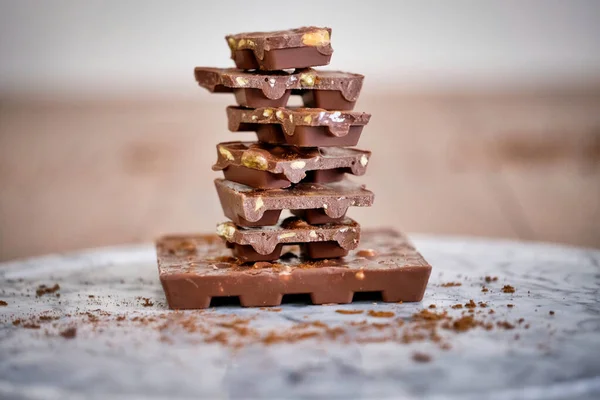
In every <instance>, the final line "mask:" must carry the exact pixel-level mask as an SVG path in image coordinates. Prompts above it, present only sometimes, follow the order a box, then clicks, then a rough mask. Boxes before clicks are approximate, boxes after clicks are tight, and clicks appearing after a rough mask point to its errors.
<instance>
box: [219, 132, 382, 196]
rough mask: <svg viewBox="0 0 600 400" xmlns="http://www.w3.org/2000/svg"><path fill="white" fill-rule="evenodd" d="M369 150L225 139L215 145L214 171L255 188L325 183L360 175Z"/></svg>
mask: <svg viewBox="0 0 600 400" xmlns="http://www.w3.org/2000/svg"><path fill="white" fill-rule="evenodd" d="M370 156H371V152H370V151H366V150H358V149H350V148H345V147H323V148H309V147H306V148H305V147H295V146H276V145H270V144H266V143H254V142H225V143H220V144H218V145H217V162H216V163H215V164H214V165H213V167H212V168H213V170H214V171H221V170H222V171H223V174H224V176H225V179H227V180H230V181H234V182H237V183H242V184H244V185H248V186H251V187H253V188H258V189H282V188H286V187H289V186H290V185H291V184H292V183H298V182H300V181H302V180H304V181H305V182H310V181H312V182H317V183H327V182H333V181H337V180H340V179H342V178H343V177H344V174H346V173H351V174H354V175H363V174H364V173H365V172H366V169H367V164H368V162H369V157H370Z"/></svg>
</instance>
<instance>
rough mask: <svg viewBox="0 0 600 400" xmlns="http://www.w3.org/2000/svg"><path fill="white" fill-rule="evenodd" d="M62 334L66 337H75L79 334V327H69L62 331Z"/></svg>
mask: <svg viewBox="0 0 600 400" xmlns="http://www.w3.org/2000/svg"><path fill="white" fill-rule="evenodd" d="M60 336H62V337H64V338H65V339H73V338H74V337H75V336H77V328H75V327H72V328H67V329H65V330H64V331H62V332H61V333H60Z"/></svg>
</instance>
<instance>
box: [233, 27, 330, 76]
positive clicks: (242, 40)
mask: <svg viewBox="0 0 600 400" xmlns="http://www.w3.org/2000/svg"><path fill="white" fill-rule="evenodd" d="M330 37H331V28H318V27H314V26H309V27H302V28H297V29H290V30H285V31H274V32H246V33H239V34H237V35H227V36H226V37H225V39H226V40H227V43H228V44H229V48H230V49H231V58H232V59H233V61H234V62H235V65H236V66H237V67H238V68H241V69H261V70H266V71H273V70H281V69H288V68H305V67H312V66H316V65H327V64H329V60H330V59H331V54H332V53H333V49H332V48H331V42H330Z"/></svg>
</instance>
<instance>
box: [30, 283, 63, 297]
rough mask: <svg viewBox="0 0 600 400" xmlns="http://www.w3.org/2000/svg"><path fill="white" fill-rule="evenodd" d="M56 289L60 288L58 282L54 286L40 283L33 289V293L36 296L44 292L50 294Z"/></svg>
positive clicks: (40, 295)
mask: <svg viewBox="0 0 600 400" xmlns="http://www.w3.org/2000/svg"><path fill="white" fill-rule="evenodd" d="M58 290H60V285H59V284H58V283H55V284H54V286H46V285H40V286H38V287H37V289H36V290H35V294H36V296H37V297H42V296H43V295H45V294H52V293H55V292H56V291H58ZM57 294H58V293H57Z"/></svg>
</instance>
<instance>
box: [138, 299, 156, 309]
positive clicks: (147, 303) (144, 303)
mask: <svg viewBox="0 0 600 400" xmlns="http://www.w3.org/2000/svg"><path fill="white" fill-rule="evenodd" d="M138 300H143V301H144V302H143V303H142V306H144V307H152V306H153V305H154V303H153V302H152V300H150V299H149V298H147V297H138Z"/></svg>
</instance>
